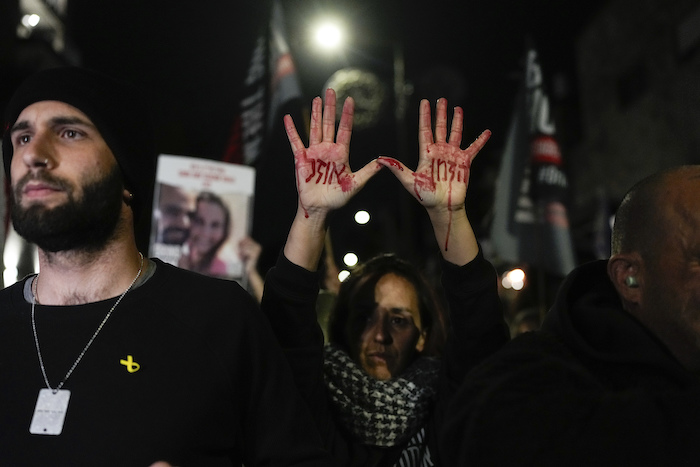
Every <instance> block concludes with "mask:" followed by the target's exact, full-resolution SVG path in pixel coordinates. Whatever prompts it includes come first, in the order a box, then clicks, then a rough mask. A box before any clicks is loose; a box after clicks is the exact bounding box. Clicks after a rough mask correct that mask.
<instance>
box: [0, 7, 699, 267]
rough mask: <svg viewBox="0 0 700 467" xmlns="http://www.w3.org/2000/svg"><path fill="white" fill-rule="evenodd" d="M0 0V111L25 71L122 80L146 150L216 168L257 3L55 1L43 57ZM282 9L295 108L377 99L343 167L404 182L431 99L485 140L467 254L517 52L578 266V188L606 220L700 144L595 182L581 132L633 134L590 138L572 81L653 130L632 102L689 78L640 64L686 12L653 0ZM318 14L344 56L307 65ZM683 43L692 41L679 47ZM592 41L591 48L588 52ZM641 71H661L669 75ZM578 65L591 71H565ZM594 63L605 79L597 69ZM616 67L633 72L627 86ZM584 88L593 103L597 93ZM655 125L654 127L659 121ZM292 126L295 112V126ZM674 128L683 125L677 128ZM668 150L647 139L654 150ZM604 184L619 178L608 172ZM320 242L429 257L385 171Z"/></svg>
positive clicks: (418, 221) (672, 49) (262, 223)
mask: <svg viewBox="0 0 700 467" xmlns="http://www.w3.org/2000/svg"><path fill="white" fill-rule="evenodd" d="M37 1H39V2H40V3H41V1H40V0H37ZM2 2H3V3H2V4H3V14H2V15H0V17H1V18H2V19H0V21H1V22H2V23H0V34H1V36H0V44H1V45H2V48H1V50H2V55H0V60H1V61H0V70H1V71H2V77H1V78H2V82H1V84H2V86H1V87H0V89H1V90H2V94H1V95H0V104H3V103H4V102H5V100H6V99H7V98H8V97H9V94H10V92H11V90H12V88H13V87H14V86H15V85H16V84H17V83H18V82H19V81H20V80H21V79H22V78H24V77H25V76H26V75H27V74H29V73H31V72H32V71H35V70H37V69H39V68H43V67H47V66H54V65H59V64H64V63H73V64H76V63H78V64H82V65H84V66H89V67H92V68H97V69H102V70H104V71H107V72H110V73H112V74H115V75H118V76H122V77H124V78H127V79H130V80H132V81H135V82H137V83H138V84H140V85H141V86H142V87H143V88H144V89H145V90H147V91H148V92H149V94H150V95H151V96H152V105H153V109H154V112H155V117H156V123H157V127H156V128H157V142H158V149H159V151H160V152H163V153H170V154H183V155H191V156H199V157H205V158H212V159H222V157H223V155H224V154H225V153H226V150H227V147H228V145H229V143H230V138H231V131H232V122H233V120H234V117H235V115H236V112H237V111H238V103H239V102H240V99H241V92H242V91H241V83H242V80H243V79H244V76H245V73H246V70H247V67H248V63H249V60H250V53H251V50H252V47H253V44H254V40H255V38H256V34H257V33H258V31H259V30H260V28H263V27H265V24H266V23H267V14H268V11H269V3H268V2H267V1H260V0H245V1H222V0H200V1H197V2H172V1H168V2H166V1H164V0H140V1H114V0H107V1H99V2H98V1H94V0H68V1H67V8H66V11H65V15H63V26H64V28H65V29H64V33H65V40H66V47H65V49H64V51H63V52H62V53H56V52H55V51H54V50H52V49H51V47H50V46H49V45H48V42H49V40H50V38H47V35H46V33H44V35H42V33H41V31H36V32H35V33H34V34H33V35H32V36H31V37H28V38H23V39H18V38H16V36H15V30H16V25H17V24H18V23H19V18H20V12H21V10H22V8H20V2H19V1H17V0H2ZM30 3H31V2H30ZM44 3H48V4H53V3H56V2H55V1H54V2H51V1H47V2H44ZM58 3H63V2H58ZM282 5H283V9H284V13H285V15H286V27H287V33H288V39H289V43H290V46H291V51H292V54H293V57H294V59H295V62H296V65H297V69H298V74H299V79H300V82H301V86H302V91H303V98H302V102H301V104H302V109H308V106H309V104H310V102H311V99H312V98H313V97H314V96H315V95H320V94H321V93H322V89H323V86H324V83H325V82H326V81H327V80H328V78H329V77H330V76H331V75H332V74H333V72H335V71H336V70H338V69H340V68H343V67H358V68H363V69H366V70H369V71H372V72H373V73H375V74H376V75H377V76H379V77H380V78H381V79H382V83H383V84H384V85H385V87H386V90H387V92H388V96H389V100H388V102H387V103H386V104H385V105H384V107H383V108H382V111H381V112H382V113H381V119H380V121H379V123H377V124H375V125H373V126H371V127H369V128H366V129H358V130H357V131H355V132H354V134H353V143H352V146H351V149H352V152H351V165H352V166H353V168H357V167H359V166H361V164H364V163H365V162H366V161H369V160H371V159H372V158H374V157H376V156H377V155H378V154H390V155H393V156H395V157H397V158H399V159H401V160H402V161H404V162H405V163H407V165H409V166H411V167H413V168H414V167H415V161H416V158H417V155H416V143H415V139H416V121H417V110H418V101H419V100H420V99H421V98H428V99H430V100H431V101H432V102H434V101H435V100H436V99H437V98H438V97H446V98H447V99H448V102H449V104H450V106H455V105H460V106H462V107H463V108H464V109H465V130H464V142H465V143H467V142H470V141H471V140H473V138H475V137H476V136H477V135H478V134H479V133H480V132H481V131H482V130H483V129H485V128H489V129H491V130H492V131H493V137H492V139H491V141H489V143H488V144H487V146H486V147H485V149H484V150H483V151H482V152H481V154H480V155H479V157H478V158H477V159H476V161H475V163H474V166H473V170H472V179H471V184H470V189H469V195H468V200H467V202H468V208H467V209H468V213H469V215H470V218H471V220H472V223H473V224H474V226H475V229H476V231H477V235H478V236H479V237H480V239H484V240H487V238H486V237H487V235H488V223H489V219H490V217H489V216H490V212H491V210H492V203H493V189H494V181H495V178H496V176H497V172H498V166H499V162H500V157H501V152H502V150H503V147H504V145H505V139H506V135H507V132H508V124H509V120H510V115H511V112H512V110H513V102H514V98H515V94H516V91H517V88H518V85H519V80H520V79H521V77H522V65H523V63H522V58H523V53H524V49H525V44H526V41H527V40H532V41H533V43H534V44H535V46H536V47H537V49H538V51H539V54H540V59H541V63H542V66H543V69H544V72H545V80H546V81H547V83H548V85H549V88H550V97H551V98H552V105H553V111H554V113H555V118H556V121H557V138H558V139H559V142H560V144H561V146H562V148H563V152H564V160H565V164H566V169H567V171H568V172H569V177H570V181H571V194H570V199H569V200H567V201H568V204H569V213H570V220H571V223H572V230H576V229H578V230H576V231H574V232H572V233H573V236H574V240H575V243H576V248H577V253H579V258H580V260H581V261H583V260H586V259H590V257H591V256H592V253H591V252H590V251H589V250H590V248H589V246H588V245H587V244H586V242H588V240H589V238H588V231H589V230H590V226H589V224H590V218H591V217H592V214H591V213H590V212H589V211H590V209H589V204H590V198H591V195H590V194H591V193H593V191H595V190H597V189H600V188H601V187H602V189H603V190H604V191H605V192H606V197H607V198H606V199H607V201H609V202H610V203H611V204H612V205H614V204H615V203H616V202H617V201H618V200H619V197H620V195H621V193H622V192H621V189H622V188H621V186H622V185H629V183H628V181H629V180H634V179H637V178H639V177H640V176H641V175H644V174H646V173H648V172H650V171H653V170H656V169H658V168H660V167H662V166H663V165H664V164H665V163H671V162H672V161H692V160H694V159H696V158H697V156H696V154H697V151H696V149H698V148H700V145H699V144H698V141H697V138H695V139H693V138H694V137H693V138H690V137H689V138H690V140H689V141H688V143H687V144H686V145H685V146H684V147H683V148H682V151H681V154H680V155H677V156H675V157H672V158H670V159H669V158H665V159H663V158H662V157H660V156H658V160H657V159H653V161H652V159H650V161H652V162H649V163H646V164H644V165H640V164H637V166H638V167H639V170H638V171H637V170H634V167H635V166H634V165H633V164H630V163H628V162H627V159H626V158H625V157H622V156H621V157H620V159H619V161H622V162H619V164H618V165H615V164H612V166H609V167H608V170H606V168H605V164H608V163H609V161H610V160H611V157H610V151H608V149H607V148H609V147H613V146H614V144H613V143H611V140H614V139H615V136H612V135H610V134H605V128H603V129H600V128H595V127H592V126H590V125H593V124H595V122H599V123H598V124H599V125H601V126H607V127H608V128H609V130H610V131H613V130H615V131H617V129H615V128H612V126H614V125H617V124H618V123H619V122H623V121H625V122H629V124H630V125H633V124H634V119H630V118H629V114H627V115H622V116H621V117H620V118H619V119H617V120H615V121H614V123H613V124H609V123H606V119H605V118H603V117H604V116H606V115H609V113H606V112H607V110H605V109H603V105H604V104H601V103H600V99H602V98H599V99H598V104H597V105H598V107H595V106H593V105H592V104H589V103H588V102H589V101H588V99H589V98H591V96H592V95H593V94H592V93H591V89H592V87H591V85H590V83H594V84H595V83H598V85H599V88H600V86H601V85H600V83H601V82H602V80H603V78H601V77H605V76H610V77H611V79H610V80H611V83H608V84H609V86H608V87H611V88H615V89H616V90H617V91H618V92H619V93H620V95H619V96H618V100H617V102H618V103H619V102H621V103H622V104H626V105H628V107H626V108H625V107H624V106H622V105H618V106H617V111H618V112H622V113H624V112H635V111H638V112H639V114H640V115H647V114H650V115H656V114H658V113H659V110H658V109H656V110H654V109H652V110H648V109H646V108H645V107H644V105H645V102H648V101H649V99H656V98H655V97H652V98H648V97H645V96H649V95H651V96H655V95H656V93H658V92H660V93H661V94H663V92H664V91H663V90H662V88H661V85H660V84H658V83H660V82H661V81H662V80H665V82H678V79H677V76H679V75H682V76H686V75H687V78H685V81H683V82H688V83H690V82H691V77H695V78H697V75H698V73H697V70H698V66H697V62H698V58H697V56H698V54H697V47H696V46H695V45H694V43H693V44H691V45H692V47H689V48H688V49H684V51H683V53H684V54H685V55H683V56H682V57H679V55H678V48H677V47H676V46H675V45H674V44H666V46H667V49H668V50H667V51H664V52H659V51H658V49H660V48H661V45H662V44H665V42H664V41H666V42H669V41H671V42H672V41H673V40H674V39H673V37H674V34H679V33H678V31H680V30H681V29H682V27H683V25H684V21H685V18H687V17H691V16H693V15H695V16H697V11H698V2H697V1H690V0H687V1H686V0H674V1H670V2H666V1H662V0H656V1H647V2H642V3H641V4H639V3H638V2H633V1H629V0H593V1H588V2H572V1H560V0H520V1H518V0H490V1H457V0H432V1H422V2H418V1H403V2H401V1H398V0H391V1H383V2H379V1H370V0H353V1H350V0H343V1H321V0H315V1H310V0H284V1H282ZM324 13H330V14H334V15H336V16H338V17H340V18H342V20H343V22H344V23H345V24H346V25H347V27H348V29H349V32H350V34H351V38H350V39H351V43H350V44H349V46H348V48H347V49H346V50H345V52H343V53H338V54H335V55H332V56H322V55H319V54H317V53H315V52H314V51H313V50H312V49H311V47H310V44H309V40H308V35H307V30H308V28H309V27H310V25H311V22H312V21H313V20H314V19H315V18H316V17H317V16H319V15H321V14H324ZM695 24H697V23H695ZM686 26H687V25H686ZM686 29H687V28H686ZM690 36H692V37H695V36H694V34H692V33H691V34H690ZM597 37H598V38H600V40H599V42H601V43H602V42H604V41H606V40H608V39H610V38H614V39H615V40H614V41H613V42H610V43H605V45H600V44H598V43H596V38H597ZM596 44H597V47H598V48H597V49H594V48H593V46H594V45H596ZM688 50H690V52H689V51H688ZM397 52H398V53H399V56H400V57H401V58H402V59H403V63H404V65H405V82H406V87H405V89H406V91H407V92H406V98H407V101H406V109H405V121H402V120H400V119H399V120H397V119H396V117H395V115H394V109H395V105H396V102H395V100H393V90H392V89H393V83H392V81H393V73H394V65H393V59H394V57H395V55H396V53H397ZM674 54H675V55H674ZM688 56H690V58H688ZM615 57H636V61H630V63H629V64H627V63H624V64H622V62H624V61H625V60H624V59H619V58H615ZM658 57H664V60H675V62H672V63H671V65H669V64H668V62H667V61H666V62H664V61H661V62H660V61H659V60H658ZM585 60H588V63H595V64H597V65H596V66H598V67H599V68H601V69H596V71H595V72H589V73H588V74H585V73H582V68H581V64H582V63H583V62H585ZM616 62H617V63H621V64H620V66H619V67H618V68H619V69H615V63H616ZM606 63H607V65H605V64H606ZM605 66H607V67H608V68H606V69H603V67H605ZM635 66H636V67H637V68H635ZM640 66H641V68H639V67H640ZM662 66H666V68H668V69H672V71H673V73H675V74H669V75H667V76H664V77H659V76H657V74H658V73H657V74H655V72H656V71H658V69H660V68H661V67H662ZM593 68H595V67H593ZM593 68H591V69H593ZM630 70H632V71H634V70H641V72H639V73H632V74H630ZM584 71H585V70H584ZM591 76H593V77H594V78H595V79H597V81H595V80H594V79H593V78H591ZM624 79H628V81H624ZM586 80H587V81H586ZM696 81H697V79H696ZM587 83H588V84H587ZM626 84H629V86H627V85H626ZM621 86H622V87H621ZM599 88H598V89H597V90H596V93H597V94H596V96H600V92H599V90H600V89H599ZM681 88H682V89H685V91H684V92H686V93H687V95H686V96H685V97H684V98H680V97H679V96H678V95H676V94H674V95H673V96H672V97H669V95H670V94H672V91H669V92H668V93H667V94H668V95H666V96H664V97H662V98H661V99H662V100H664V99H665V100H664V102H667V103H668V105H669V106H670V105H677V104H679V101H680V105H681V106H684V107H683V109H684V110H683V112H686V113H687V112H692V114H693V116H694V117H695V116H697V115H696V112H695V111H694V110H689V107H690V106H694V105H695V104H697V103H698V99H699V96H698V89H697V87H694V86H685V87H682V86H680V85H679V89H681ZM679 92H680V91H679ZM640 96H641V97H640ZM625 99H627V100H626V101H625ZM635 99H636V100H635ZM653 102H656V101H653ZM635 105H637V106H638V107H637V108H635ZM596 112H598V114H596ZM654 112H656V114H654ZM664 112H666V113H671V111H670V110H668V108H666V110H664ZM302 114H303V111H302V113H300V114H298V115H297V117H296V118H301V115H302ZM673 115H676V117H677V118H678V119H679V120H683V121H688V120H687V119H686V118H680V117H679V116H678V115H680V114H678V112H676V113H675V114H673ZM683 115H686V114H683ZM601 116H603V117H601ZM667 117H668V116H667V115H662V116H660V117H658V118H662V119H668V118H667ZM650 118H651V117H650ZM587 121H588V123H587ZM690 121H691V122H692V121H693V120H692V119H691V120H690ZM696 121H697V120H696ZM591 122H593V123H591ZM279 123H280V124H281V121H280V122H279ZM300 123H301V122H300ZM619 124H620V125H625V124H624V123H619ZM611 125H612V126H611ZM688 127H690V128H692V125H690V124H689V123H688ZM639 132H642V133H643V132H644V130H642V129H640V128H633V129H632V130H630V131H629V132H625V131H622V133H623V134H627V133H629V135H628V137H632V136H633V135H638V134H641V133H639ZM619 133H620V132H619V131H617V134H619ZM671 137H672V136H667V135H664V137H663V138H659V139H664V138H671ZM271 139H274V141H268V142H267V143H266V144H267V149H268V151H267V153H266V154H264V159H265V160H264V161H263V160H261V161H259V163H258V164H259V166H258V167H257V168H258V171H259V174H258V180H257V191H256V205H255V220H254V229H253V236H254V237H255V238H256V239H257V240H258V241H260V242H261V243H262V244H263V247H264V249H265V250H264V255H263V257H262V258H261V269H262V270H263V272H264V270H265V269H266V268H267V267H269V266H270V265H271V264H272V263H273V262H274V259H275V258H276V256H277V254H278V251H279V248H280V247H281V245H282V242H283V241H284V238H285V236H286V232H287V229H288V226H289V223H290V222H291V219H292V216H293V214H294V211H295V206H296V199H295V196H296V194H295V189H294V181H293V162H292V156H291V151H290V150H289V147H288V144H287V142H286V137H285V135H284V131H283V129H282V127H281V125H280V126H279V128H275V129H274V132H273V136H272V137H271ZM647 146H648V145H647ZM655 152H658V151H655ZM652 153H654V151H652V148H650V154H652ZM594 156H595V158H594ZM654 157H657V156H654ZM662 159H663V160H662ZM616 160H617V159H616ZM664 160H665V161H666V162H664ZM589 168H590V170H589ZM617 170H621V172H620V173H617V174H616V173H614V172H615V171H617ZM608 172H610V173H608ZM600 173H606V174H607V175H609V176H610V177H611V180H609V181H608V180H606V179H603V178H601V177H600V176H599V174H600ZM615 178H616V179H615ZM592 180H593V181H592ZM594 182H595V183H594ZM358 207H363V208H366V209H368V210H370V212H372V214H373V221H372V222H370V224H368V225H367V226H364V227H362V229H361V230H358V227H357V226H355V225H354V224H353V223H352V222H351V221H350V218H351V215H352V213H353V212H354V209H355V208H358ZM331 232H332V234H333V242H334V249H335V253H336V260H337V261H339V258H340V256H341V253H342V252H344V251H347V250H353V251H356V252H359V253H360V257H361V259H362V258H363V257H364V258H366V257H368V256H369V255H373V254H376V253H378V252H380V251H396V252H398V253H400V254H401V255H403V256H405V257H407V258H409V259H412V260H414V261H417V262H419V264H421V263H422V264H423V265H424V267H425V268H426V269H427V270H430V261H428V260H426V258H429V257H431V254H432V253H433V252H436V245H435V240H434V238H433V237H432V231H431V229H430V226H429V223H427V219H426V218H425V215H424V212H422V208H420V206H419V205H418V204H417V203H416V202H415V201H414V200H412V199H411V197H410V196H409V195H408V194H407V193H406V192H404V190H403V188H402V187H401V186H400V185H399V184H398V182H396V181H395V180H394V179H393V177H391V176H390V174H388V173H387V174H384V173H383V174H380V176H378V177H377V179H375V180H372V181H371V182H370V184H369V185H368V186H367V187H366V189H365V190H363V192H361V194H360V195H359V196H358V197H357V198H356V199H355V200H353V202H352V204H351V205H350V206H348V207H347V208H346V209H343V210H341V211H339V212H338V213H336V215H335V217H334V219H333V222H332V224H331ZM432 256H434V255H432Z"/></svg>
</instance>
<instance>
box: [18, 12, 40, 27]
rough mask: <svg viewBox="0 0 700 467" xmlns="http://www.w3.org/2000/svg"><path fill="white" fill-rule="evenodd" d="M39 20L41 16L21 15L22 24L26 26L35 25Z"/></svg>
mask: <svg viewBox="0 0 700 467" xmlns="http://www.w3.org/2000/svg"><path fill="white" fill-rule="evenodd" d="M40 20H41V17H40V16H39V15H36V14H31V15H24V16H22V24H23V25H24V26H26V27H28V28H33V27H35V26H36V25H37V24H39V21H40Z"/></svg>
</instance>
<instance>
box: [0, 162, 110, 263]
mask: <svg viewBox="0 0 700 467" xmlns="http://www.w3.org/2000/svg"><path fill="white" fill-rule="evenodd" d="M25 178H26V179H27V180H25V179H22V180H21V181H20V182H19V183H17V185H16V188H15V192H14V193H13V194H14V196H13V197H12V206H11V215H12V223H13V225H14V228H15V230H16V231H17V233H18V234H19V235H20V236H22V237H23V238H24V239H26V240H27V241H29V242H33V243H36V245H37V246H38V247H39V248H41V249H42V250H44V251H50V252H57V251H68V250H81V251H88V252H92V251H98V250H100V249H101V248H102V247H104V246H105V245H106V244H107V242H108V240H110V239H111V238H112V236H113V235H114V232H115V229H116V226H117V223H118V222H119V216H120V213H121V207H122V190H123V185H122V178H121V173H120V171H119V167H117V166H115V167H114V168H113V169H112V170H111V171H110V172H109V173H108V174H107V175H106V176H105V177H104V178H102V179H100V180H97V181H95V182H92V183H89V184H87V185H85V186H84V187H83V196H82V199H80V200H76V199H75V195H74V190H73V188H72V187H71V186H70V185H69V184H67V183H66V182H64V181H63V180H61V179H58V178H55V177H53V176H52V175H50V174H47V173H42V174H41V175H40V176H39V177H36V178H38V179H39V180H42V181H46V182H48V183H52V184H55V185H59V186H61V187H62V188H63V189H64V190H65V191H66V194H67V195H68V201H67V202H66V203H65V204H62V205H60V206H57V207H55V208H46V207H44V206H42V205H39V204H34V205H31V206H29V207H28V208H23V207H22V206H21V205H20V204H19V203H18V202H17V200H18V198H20V196H21V190H22V187H23V185H24V184H25V182H26V181H28V180H29V179H31V178H33V177H31V176H28V177H25Z"/></svg>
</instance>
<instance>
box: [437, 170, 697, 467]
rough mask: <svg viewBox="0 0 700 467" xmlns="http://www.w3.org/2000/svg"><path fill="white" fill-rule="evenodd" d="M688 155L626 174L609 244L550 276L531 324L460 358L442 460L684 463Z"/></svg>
mask: <svg viewBox="0 0 700 467" xmlns="http://www.w3.org/2000/svg"><path fill="white" fill-rule="evenodd" d="M699 374H700V166H681V167H675V168H672V169H668V170H665V171H663V172H660V173H657V174H654V175H652V176H650V177H648V178H646V179H644V180H642V181H641V182H639V183H638V184H636V185H635V186H634V187H633V188H632V189H631V190H630V191H629V192H628V193H627V194H626V196H625V197H624V199H623V201H622V203H621V205H620V207H619V209H618V211H617V214H616V219H615V225H614V227H613V234H612V255H611V257H610V258H609V259H608V260H607V261H605V260H601V261H597V262H592V263H589V264H584V265H582V266H580V267H578V268H577V269H575V270H574V271H573V272H572V273H571V274H570V275H569V276H568V277H567V279H566V280H565V282H564V283H563V284H562V287H561V289H560V290H559V293H558V296H557V299H556V301H555V303H554V305H553V307H552V309H551V310H550V311H549V313H548V314H547V316H546V317H545V320H544V322H543V324H542V328H541V330H540V331H537V332H531V333H527V334H524V335H522V336H519V337H518V338H516V339H514V340H513V341H511V342H510V344H508V345H507V346H505V347H504V348H503V349H502V350H501V351H499V352H497V353H496V354H494V355H493V356H492V357H490V358H489V359H487V360H486V361H484V362H483V363H482V364H481V365H480V366H478V367H477V368H475V369H474V370H473V371H472V372H470V373H469V374H468V375H467V377H466V378H465V379H464V381H463V382H462V385H461V387H460V389H459V391H458V393H457V395H456V396H455V398H454V399H453V402H452V403H451V407H450V410H448V411H447V413H448V414H449V420H447V421H446V422H445V424H444V425H443V428H442V431H441V434H440V443H441V452H442V455H443V460H444V461H445V462H446V465H455V466H457V465H476V466H483V465H508V466H514V465H537V466H543V465H545V466H546V465H556V466H561V465H567V466H568V465H591V466H600V465H698V462H700V442H698V439H699V437H700V422H699V421H700V384H699V383H700V380H699V379H698V375H699Z"/></svg>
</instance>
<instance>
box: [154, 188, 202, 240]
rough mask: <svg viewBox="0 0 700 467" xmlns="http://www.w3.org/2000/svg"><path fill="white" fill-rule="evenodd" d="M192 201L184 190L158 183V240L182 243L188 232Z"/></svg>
mask: <svg viewBox="0 0 700 467" xmlns="http://www.w3.org/2000/svg"><path fill="white" fill-rule="evenodd" d="M193 208H194V201H193V200H192V198H191V197H190V195H189V194H187V193H186V192H185V191H184V190H182V189H181V188H178V187H174V186H171V185H165V184H162V185H160V191H159V197H158V213H157V218H158V242H159V243H166V244H169V245H182V244H183V243H184V242H185V240H187V237H188V236H189V233H190V213H191V212H192V209H193Z"/></svg>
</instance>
